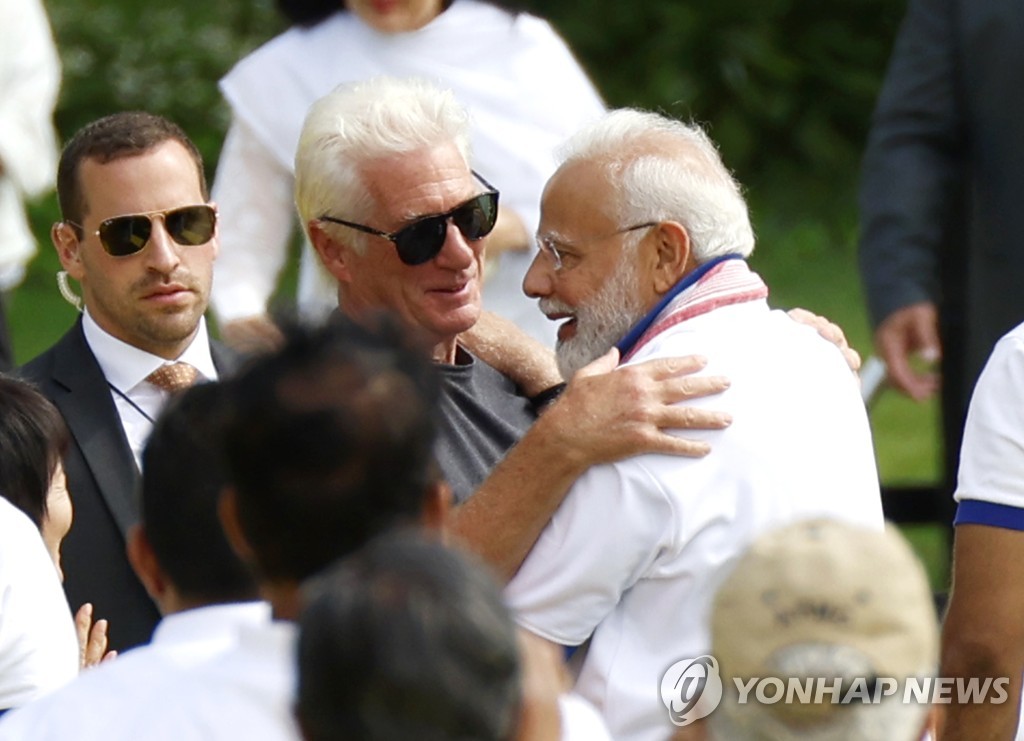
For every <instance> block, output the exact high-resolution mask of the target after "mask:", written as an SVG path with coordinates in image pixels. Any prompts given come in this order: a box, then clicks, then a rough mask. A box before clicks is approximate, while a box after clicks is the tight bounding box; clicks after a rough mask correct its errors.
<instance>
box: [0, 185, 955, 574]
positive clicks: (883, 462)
mask: <svg viewBox="0 0 1024 741" xmlns="http://www.w3.org/2000/svg"><path fill="white" fill-rule="evenodd" d="M778 210H779V209H778V207H776V208H775V209H774V210H772V209H771V208H770V207H762V211H765V212H768V213H776V212H778ZM56 214H57V210H56V205H55V202H54V199H53V198H52V197H51V198H48V199H44V200H43V201H42V202H41V203H39V204H36V205H34V206H33V208H32V209H31V217H32V220H33V223H34V224H35V226H36V231H37V234H38V236H39V242H40V254H39V256H38V257H37V258H36V260H35V261H34V262H33V264H32V266H31V269H30V271H29V274H28V276H27V277H26V280H25V282H24V283H23V284H22V285H21V287H20V288H19V289H18V290H17V291H16V292H14V294H13V295H11V296H10V297H9V302H8V309H9V313H8V316H9V319H10V322H11V332H12V336H13V340H14V346H15V354H16V358H17V360H18V362H25V361H27V360H29V359H31V358H32V357H34V356H35V355H37V354H38V353H39V352H41V351H42V350H44V349H46V348H47V347H49V346H50V345H51V344H52V343H53V342H55V341H56V340H57V339H58V338H59V337H60V336H61V334H63V333H64V331H65V330H66V329H67V328H68V327H69V326H70V325H71V323H72V322H73V321H74V317H75V311H74V309H73V308H72V307H71V306H70V305H68V304H67V303H66V302H65V301H64V300H63V299H62V298H61V296H60V294H59V293H58V291H57V284H56V281H55V280H54V275H55V273H56V271H57V270H58V269H59V263H58V261H57V257H56V254H55V253H54V251H53V248H52V247H51V246H50V244H49V237H48V236H47V230H48V229H49V225H50V224H51V223H52V222H53V220H54V219H56V218H57V216H56ZM754 218H755V223H756V224H757V228H758V248H757V251H756V252H755V254H754V257H753V258H752V260H751V264H752V266H753V267H754V269H755V270H757V271H758V272H760V273H761V275H762V276H763V277H764V278H765V280H766V281H767V283H768V285H769V287H770V289H771V298H770V301H771V302H772V304H773V305H774V306H778V307H783V308H792V307H795V306H801V307H803V308H805V309H809V310H811V311H814V312H816V313H818V314H822V315H824V316H827V317H829V318H830V319H831V320H832V321H834V322H836V323H837V324H839V325H840V326H841V327H843V329H844V331H845V332H846V335H847V337H848V338H849V340H850V344H851V345H853V347H855V348H856V349H857V350H858V351H859V352H860V353H861V355H862V356H863V357H865V358H866V357H868V356H869V355H870V354H871V335H870V329H869V327H868V322H867V317H866V315H865V312H864V302H863V296H862V294H861V288H860V280H859V278H858V274H857V265H856V249H855V235H854V232H853V230H852V229H847V230H846V231H845V232H839V233H837V232H836V230H835V229H834V228H832V229H829V228H826V227H824V226H822V225H820V224H818V223H816V222H813V221H798V222H790V221H786V220H785V219H782V218H769V217H767V216H763V215H760V214H759V211H758V210H757V209H754ZM293 262H294V261H293ZM284 282H285V285H286V289H285V293H287V290H288V289H287V287H288V286H293V285H294V269H293V270H292V271H291V273H290V274H289V275H288V276H287V277H286V279H285V281H284ZM870 416H871V423H872V430H873V433H874V440H875V450H876V454H877V458H878V467H879V473H880V476H881V479H882V481H883V482H885V483H887V484H891V485H899V484H922V483H924V484H927V483H931V482H934V481H937V480H938V477H939V471H940V460H939V450H940V445H939V428H938V405H937V404H936V403H934V402H928V403H925V404H917V403H915V402H912V401H910V400H909V399H906V398H905V397H903V396H901V395H900V394H897V393H896V392H894V391H883V392H882V393H881V394H880V395H879V397H878V398H877V400H876V402H875V404H874V405H873V407H872V408H871V414H870ZM823 495H827V492H823ZM904 532H905V533H906V534H907V536H908V538H910V540H911V542H912V543H913V545H914V547H915V548H916V550H917V552H918V553H919V554H920V555H921V557H922V559H923V560H924V562H925V565H926V567H927V569H928V572H929V575H930V578H931V580H932V584H933V586H934V587H935V588H936V589H937V590H944V589H945V588H946V583H947V580H948V569H949V564H948V547H947V545H946V543H945V531H944V529H942V528H937V527H932V526H913V527H907V528H904Z"/></svg>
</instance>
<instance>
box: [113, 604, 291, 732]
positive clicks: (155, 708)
mask: <svg viewBox="0 0 1024 741" xmlns="http://www.w3.org/2000/svg"><path fill="white" fill-rule="evenodd" d="M297 633H298V631H297V626H296V625H295V623H293V622H290V621H282V620H267V621H263V622H261V623H259V624H256V625H247V626H245V627H244V628H243V629H242V630H241V631H240V633H239V639H238V643H237V644H236V645H235V646H234V647H233V648H231V649H230V650H229V651H226V652H224V653H222V654H220V655H218V656H217V657H215V658H214V659H212V660H210V661H208V662H205V663H204V664H201V665H199V666H196V667H193V668H191V669H189V670H188V671H185V672H180V673H178V674H176V675H174V676H173V677H172V678H171V679H170V680H169V681H168V682H165V683H163V684H161V685H160V687H159V688H158V689H155V690H154V691H153V692H151V693H150V697H151V698H152V699H151V700H150V701H149V702H146V703H140V704H139V706H138V711H137V712H135V713H134V714H133V716H132V722H130V723H128V724H127V725H126V727H125V729H124V731H125V732H124V733H116V734H108V735H107V736H105V738H104V741H117V740H118V739H124V741H128V740H129V739H132V740H133V741H134V740H135V739H140V738H144V739H146V740H147V741H200V739H202V740H203V741H213V740H214V739H225V741H234V739H240V738H245V739H260V741H299V740H300V739H301V736H300V734H299V730H298V725H297V723H296V722H295V720H294V718H293V716H292V702H293V698H294V696H295V683H296V673H297V672H296V662H295V642H296V639H297Z"/></svg>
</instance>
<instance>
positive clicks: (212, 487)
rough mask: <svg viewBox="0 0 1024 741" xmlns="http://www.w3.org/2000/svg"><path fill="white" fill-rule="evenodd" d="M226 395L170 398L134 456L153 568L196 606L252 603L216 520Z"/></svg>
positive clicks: (252, 590) (223, 478) (195, 392)
mask: <svg viewBox="0 0 1024 741" xmlns="http://www.w3.org/2000/svg"><path fill="white" fill-rule="evenodd" d="M225 397H226V393H225V390H224V387H223V385H222V384H220V383H203V384H199V385H197V386H193V387H192V388H190V389H188V390H187V391H184V392H182V394H181V395H179V396H177V397H175V398H172V399H171V401H170V402H168V404H167V406H166V407H165V408H164V410H163V412H162V413H161V414H160V417H159V418H158V419H157V422H156V424H155V425H154V427H153V432H152V434H151V435H150V436H149V439H148V440H147V442H146V447H145V450H144V451H143V453H142V472H143V475H142V522H143V525H144V527H145V529H146V538H147V539H148V540H149V543H150V545H151V546H152V548H153V553H154V555H155V556H156V559H157V562H158V563H159V564H160V568H161V569H163V570H164V572H166V574H167V576H168V578H169V579H170V581H171V582H172V583H173V584H174V587H175V589H177V590H178V592H180V593H181V594H182V596H184V597H188V598H190V599H193V600H195V601H198V602H200V603H202V604H219V603H224V602H242V601H246V600H252V599H257V598H258V596H259V595H258V588H257V586H256V580H255V578H254V576H253V574H252V572H251V570H250V569H249V568H248V567H247V566H246V565H245V564H244V563H243V562H242V560H241V559H240V558H239V557H238V556H237V555H236V554H235V552H234V550H232V548H231V546H230V544H229V543H228V540H227V538H226V537H225V535H224V530H223V528H222V527H221V523H220V518H219V516H218V504H219V502H220V497H221V494H222V493H223V490H224V487H225V485H226V483H227V474H226V471H225V467H224V464H223V445H224V422H225V414H226V411H227V408H226V407H227V405H226V399H225Z"/></svg>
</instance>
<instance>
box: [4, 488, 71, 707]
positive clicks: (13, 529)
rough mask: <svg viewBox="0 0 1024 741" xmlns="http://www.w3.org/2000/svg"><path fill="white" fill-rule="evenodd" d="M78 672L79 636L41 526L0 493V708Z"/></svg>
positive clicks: (49, 688) (42, 691)
mask: <svg viewBox="0 0 1024 741" xmlns="http://www.w3.org/2000/svg"><path fill="white" fill-rule="evenodd" d="M77 674H78V639H77V637H76V635H75V625H74V621H73V620H72V618H71V613H70V612H69V611H68V605H67V602H66V601H65V600H64V594H63V593H62V592H61V588H60V580H59V579H58V578H57V571H56V569H54V567H53V561H51V560H50V555H49V554H48V553H47V551H46V547H45V546H44V545H43V540H42V538H40V537H39V530H38V528H37V527H36V526H35V525H34V524H33V523H32V521H31V520H30V519H29V518H28V515H26V514H25V513H24V512H22V511H21V510H19V509H18V508H17V507H15V506H14V505H13V504H11V502H9V501H7V500H6V499H4V498H3V497H0V713H6V711H8V710H9V709H10V708H14V707H18V706H19V705H23V704H24V703H26V702H29V701H30V700H33V699H35V698H37V697H40V696H42V695H44V694H45V693H47V692H51V691H53V690H55V689H57V688H58V687H60V686H61V685H63V684H65V683H66V682H69V681H71V680H72V679H74V677H75V675H77Z"/></svg>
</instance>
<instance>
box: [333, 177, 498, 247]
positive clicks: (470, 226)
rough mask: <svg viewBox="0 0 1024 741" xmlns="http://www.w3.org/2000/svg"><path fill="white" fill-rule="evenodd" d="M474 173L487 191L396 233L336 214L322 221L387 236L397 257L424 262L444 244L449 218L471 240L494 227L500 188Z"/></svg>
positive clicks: (484, 235) (385, 237)
mask: <svg viewBox="0 0 1024 741" xmlns="http://www.w3.org/2000/svg"><path fill="white" fill-rule="evenodd" d="M473 175H474V176H475V177H476V179H477V180H479V181H480V182H481V183H483V184H484V186H486V187H487V189H488V190H487V192H486V193H481V194H480V195H478V196H476V197H474V198H470V199H469V200H468V201H466V202H465V203H462V204H460V205H458V206H456V207H455V208H453V209H452V210H451V211H448V212H447V213H443V214H434V215H433V216H424V217H423V218H421V219H417V220H416V221H414V222H413V223H411V224H409V225H408V226H405V227H402V228H401V229H399V230H398V231H397V232H394V233H393V234H388V233H387V232H382V231H380V230H379V229H374V228H373V227H369V226H365V225H363V224H356V223H355V222H352V221H345V220H344V219H336V218H334V217H333V216H327V215H324V216H321V217H320V220H321V221H329V222H331V223H332V224H341V225H342V226H347V227H351V228H352V229H358V230H359V231H361V232H366V233H367V234H373V235H376V236H378V237H384V239H387V240H389V241H391V242H393V243H394V245H395V249H397V250H398V258H399V259H400V260H401V261H402V262H404V263H405V264H406V265H422V264H423V263H425V262H427V261H428V260H432V259H433V258H434V257H436V256H437V253H438V252H440V251H441V248H442V247H443V246H444V240H445V238H446V237H447V235H448V220H449V219H451V220H452V223H453V224H455V226H456V227H457V228H458V230H459V231H460V232H462V236H464V237H465V238H466V239H468V240H469V241H471V242H473V241H476V240H477V239H482V238H483V237H486V236H487V235H488V234H490V233H491V230H492V229H494V222H496V221H497V220H498V191H497V190H496V189H495V187H494V186H493V185H491V184H490V183H488V182H487V181H486V180H484V179H483V178H482V177H481V176H480V175H479V173H477V172H474V173H473Z"/></svg>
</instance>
